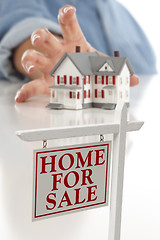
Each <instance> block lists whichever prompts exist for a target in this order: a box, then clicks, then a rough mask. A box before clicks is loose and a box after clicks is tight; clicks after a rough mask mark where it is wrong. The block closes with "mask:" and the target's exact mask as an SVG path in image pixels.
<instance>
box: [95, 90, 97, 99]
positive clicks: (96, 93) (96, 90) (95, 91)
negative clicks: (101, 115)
mask: <svg viewBox="0 0 160 240" xmlns="http://www.w3.org/2000/svg"><path fill="white" fill-rule="evenodd" d="M95 98H97V89H95Z"/></svg>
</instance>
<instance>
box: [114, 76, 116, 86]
mask: <svg viewBox="0 0 160 240" xmlns="http://www.w3.org/2000/svg"><path fill="white" fill-rule="evenodd" d="M115 84H116V77H115V76H113V85H115Z"/></svg>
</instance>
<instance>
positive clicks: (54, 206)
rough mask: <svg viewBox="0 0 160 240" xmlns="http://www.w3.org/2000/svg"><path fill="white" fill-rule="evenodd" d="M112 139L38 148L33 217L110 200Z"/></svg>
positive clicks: (66, 211)
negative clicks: (110, 140) (109, 140)
mask: <svg viewBox="0 0 160 240" xmlns="http://www.w3.org/2000/svg"><path fill="white" fill-rule="evenodd" d="M110 148H111V143H110V142H102V143H100V142H99V143H92V144H86V145H84V144H83V145H76V146H68V147H59V148H52V149H51V148H50V149H49V148H48V149H40V150H35V151H34V187H33V192H34V193H33V196H34V198H33V220H38V219H42V218H47V217H49V216H55V215H60V214H64V213H69V212H75V211H80V210H84V209H89V208H93V207H100V206H104V205H107V204H108V191H109V189H108V188H109V164H110Z"/></svg>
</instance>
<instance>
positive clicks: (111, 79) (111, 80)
mask: <svg viewBox="0 0 160 240" xmlns="http://www.w3.org/2000/svg"><path fill="white" fill-rule="evenodd" d="M108 84H113V78H112V77H111V76H109V77H108Z"/></svg>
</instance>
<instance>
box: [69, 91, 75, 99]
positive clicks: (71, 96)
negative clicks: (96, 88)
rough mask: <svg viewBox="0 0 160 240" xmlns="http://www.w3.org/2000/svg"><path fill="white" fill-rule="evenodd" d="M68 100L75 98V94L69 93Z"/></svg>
mask: <svg viewBox="0 0 160 240" xmlns="http://www.w3.org/2000/svg"><path fill="white" fill-rule="evenodd" d="M69 98H74V99H75V98H76V93H75V92H71V91H70V92H69Z"/></svg>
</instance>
